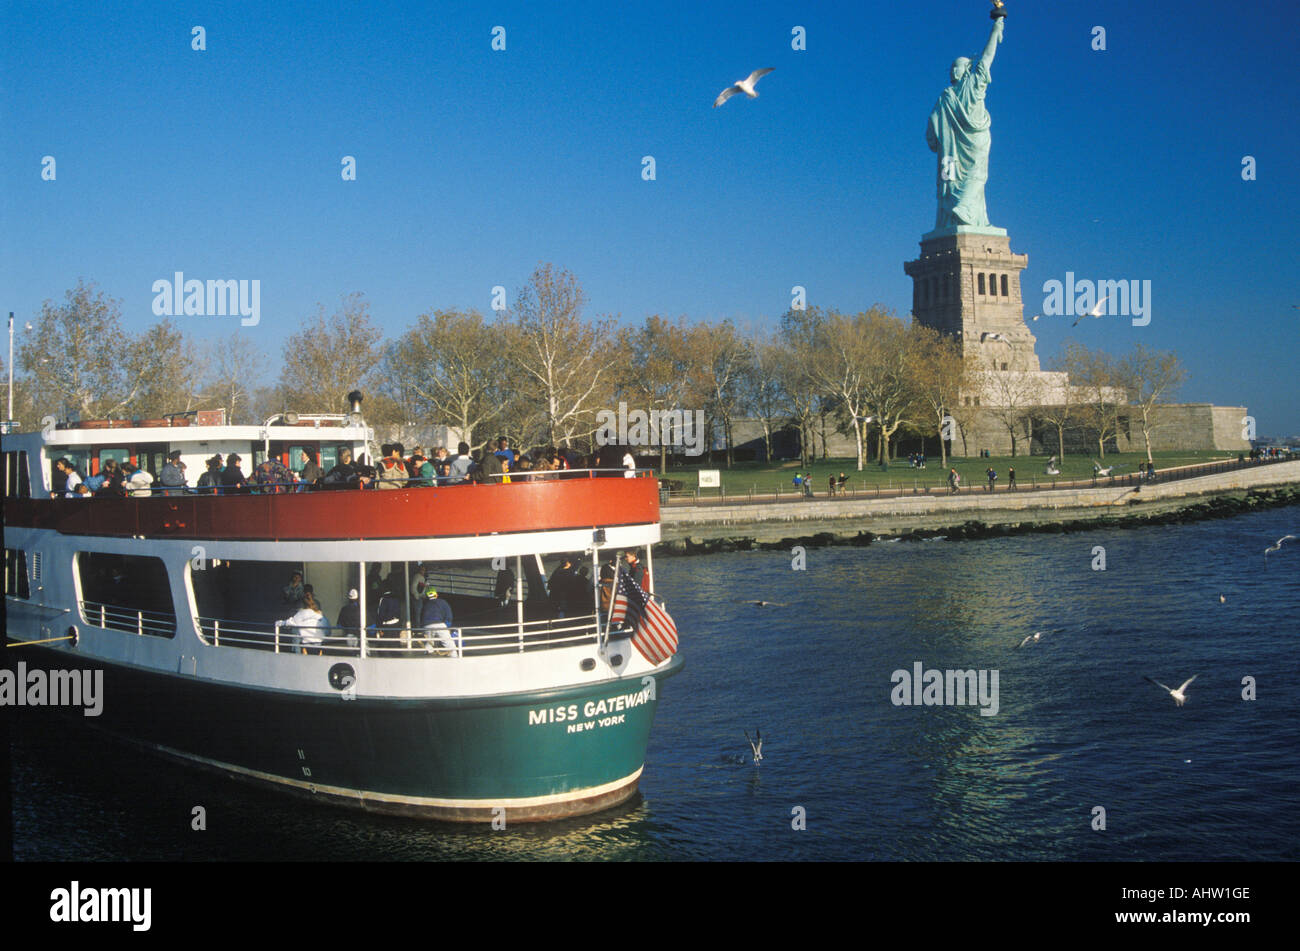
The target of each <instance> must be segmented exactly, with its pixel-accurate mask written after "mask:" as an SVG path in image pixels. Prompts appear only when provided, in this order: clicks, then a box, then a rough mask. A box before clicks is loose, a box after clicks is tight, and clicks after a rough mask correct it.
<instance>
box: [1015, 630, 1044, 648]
mask: <svg viewBox="0 0 1300 951" xmlns="http://www.w3.org/2000/svg"><path fill="white" fill-rule="evenodd" d="M1042 636H1043V632H1042V631H1034V633H1032V634H1030V635H1029V636H1028V637H1026V638H1025V639H1024V640H1023V641H1021V642H1020V643H1019V644H1017V645H1016V649H1017V650H1018V649H1020V648H1021V647H1024V646H1025V645H1026V644H1028V643H1029V642H1030V641H1033V642H1034V643H1035V644H1037V643H1038V642H1039V640H1041V639H1042Z"/></svg>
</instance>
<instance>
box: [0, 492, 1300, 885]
mask: <svg viewBox="0 0 1300 951" xmlns="http://www.w3.org/2000/svg"><path fill="white" fill-rule="evenodd" d="M1297 527H1300V509H1296V508H1289V509H1278V510H1273V511H1268V512H1259V513H1254V514H1251V515H1246V516H1241V517H1237V518H1233V519H1229V520H1222V521H1212V522H1202V523H1199V524H1194V525H1184V526H1170V527H1162V528H1149V529H1141V530H1128V531H1114V532H1088V533H1083V534H1075V535H1032V536H1022V537H1017V538H1006V539H991V540H987V541H979V542H960V543H953V542H947V541H931V542H920V543H903V542H898V543H877V544H875V545H872V546H870V547H868V548H832V549H821V550H810V551H808V552H807V570H806V571H793V570H791V556H790V555H789V554H785V553H776V552H765V553H738V554H727V555H715V556H708V557H699V558H689V559H666V558H665V559H660V560H659V561H657V562H656V564H655V568H656V571H657V573H658V587H659V589H660V592H661V594H663V595H664V596H665V597H666V598H667V599H668V605H669V609H670V610H671V611H672V613H673V616H674V617H675V618H676V620H677V622H678V625H679V628H680V630H681V633H682V650H683V652H684V654H685V657H686V661H687V665H686V669H685V670H684V671H683V672H682V673H681V674H680V675H678V676H677V677H675V678H673V679H672V680H670V681H668V682H667V683H666V684H665V685H664V688H663V693H662V701H663V702H662V703H661V705H660V711H659V716H658V718H657V720H656V723H655V728H654V733H653V735H652V737H651V743H650V750H649V754H648V759H647V766H646V772H645V775H644V778H643V780H642V784H641V789H642V796H641V798H640V799H639V800H638V801H636V802H634V803H632V804H630V805H628V806H626V807H623V808H620V809H616V810H613V811H611V812H607V813H603V814H601V815H598V816H595V817H589V818H586V819H579V820H570V821H567V822H562V823H555V824H548V825H520V826H516V827H512V828H510V829H508V830H505V831H499V832H493V831H491V830H489V829H484V828H477V827H476V828H464V827H459V826H451V825H441V824H428V823H416V822H410V821H405V820H397V819H387V818H376V817H370V816H362V815H357V814H353V813H351V812H348V811H342V810H338V809H330V808H323V807H313V806H311V805H310V804H308V805H303V804H300V803H298V802H297V801H296V800H293V799H287V798H282V797H281V796H279V795H276V794H274V793H269V792H263V791H261V790H258V789H253V788H250V787H247V786H243V785H240V784H237V783H234V782H231V781H228V780H223V779H220V778H214V777H212V776H209V775H207V774H203V773H198V772H194V771H191V770H190V769H188V768H186V767H184V766H180V765H175V764H172V763H169V762H167V761H164V760H160V759H157V758H154V757H152V756H149V755H147V754H144V753H140V752H136V751H135V750H132V749H129V748H125V747H123V746H119V745H118V744H115V743H111V742H108V741H106V740H104V739H102V738H100V737H98V736H96V735H94V734H93V733H88V732H84V731H82V730H80V729H78V728H77V727H76V726H75V725H73V724H68V723H54V722H52V721H51V719H50V718H45V717H42V718H40V719H38V720H33V718H31V717H26V718H24V720H23V721H22V723H21V724H19V725H18V727H17V728H16V729H15V731H14V734H13V740H12V755H13V760H12V778H11V782H12V787H13V798H14V849H15V856H16V857H17V858H20V859H74V858H75V859H141V858H159V859H181V858H198V859H203V858H215V859H229V858H236V859H330V858H336V859H381V860H383V859H600V860H641V859H885V860H928V859H941V860H942V859H958V860H960V859H1046V860H1069V859H1088V860H1098V859H1142V860H1206V859H1229V860H1231V859H1242V860H1261V859H1263V860H1268V859H1292V860H1294V859H1297V858H1300V808H1297V806H1300V764H1298V762H1297V757H1298V754H1300V691H1298V690H1297V686H1298V684H1297V681H1298V679H1300V676H1298V675H1300V660H1298V659H1297V658H1298V648H1300V549H1294V548H1293V549H1291V550H1289V551H1288V550H1285V549H1284V550H1283V551H1282V552H1280V553H1278V554H1274V555H1270V556H1269V557H1268V560H1267V562H1266V561H1265V558H1264V555H1263V550H1264V548H1265V547H1267V546H1268V545H1269V544H1271V543H1272V542H1273V541H1274V540H1275V539H1276V538H1278V537H1279V536H1281V535H1283V534H1285V533H1287V532H1296V530H1297ZM1095 546H1103V547H1104V548H1105V558H1106V570H1105V571H1097V570H1093V568H1092V565H1093V563H1094V562H1095V560H1096V555H1095V553H1094V547H1095ZM1221 594H1222V595H1224V596H1225V597H1226V598H1227V601H1226V603H1222V604H1221V603H1220V602H1219V596H1220V595H1221ZM751 598H752V599H762V600H770V601H778V602H787V603H788V605H789V606H788V607H768V608H759V607H756V606H753V605H748V604H743V603H739V602H740V600H742V599H751ZM1039 630H1043V631H1047V632H1048V633H1047V634H1045V635H1044V637H1043V638H1042V640H1041V641H1039V642H1038V643H1035V644H1031V645H1029V646H1027V647H1025V648H1024V649H1015V645H1016V644H1017V643H1018V642H1019V641H1020V640H1021V638H1023V637H1024V636H1025V635H1026V634H1030V633H1033V632H1034V631H1039ZM917 661H920V662H921V663H923V664H924V666H925V667H926V668H940V669H943V668H961V669H967V668H974V669H986V670H997V671H998V672H999V706H1000V709H999V711H998V713H997V715H996V716H988V717H984V716H980V715H979V712H978V708H976V707H964V708H963V707H937V706H934V707H926V706H921V707H909V706H895V705H894V704H893V703H891V700H890V694H891V690H892V689H893V684H892V683H891V674H892V673H893V671H895V670H896V669H907V670H909V671H910V670H911V669H912V665H913V664H914V663H915V662H917ZM1192 674H1197V675H1198V677H1197V680H1196V682H1195V683H1194V684H1192V686H1191V687H1190V688H1189V690H1188V693H1189V695H1190V699H1189V701H1188V703H1187V705H1186V706H1185V707H1184V708H1182V709H1181V710H1180V709H1178V708H1176V707H1175V705H1174V703H1173V701H1172V700H1171V699H1170V698H1169V697H1168V696H1167V695H1165V694H1163V692H1162V691H1160V690H1159V689H1157V688H1156V687H1153V686H1151V685H1150V684H1147V683H1145V682H1144V681H1143V680H1142V677H1143V676H1144V675H1146V676H1151V677H1154V678H1156V679H1158V680H1161V681H1164V682H1165V683H1168V684H1170V685H1171V686H1177V685H1178V684H1180V683H1182V681H1184V680H1186V679H1187V678H1188V677H1190V676H1192ZM1247 676H1249V677H1253V678H1255V680H1256V681H1257V684H1258V686H1257V691H1258V699H1257V700H1255V701H1253V702H1247V701H1244V700H1243V699H1242V690H1243V686H1242V678H1243V677H1247ZM755 727H758V728H760V729H761V730H762V731H763V736H764V739H765V744H764V747H763V752H764V754H765V759H764V761H763V764H762V765H761V766H760V767H757V768H756V767H755V766H753V765H752V764H751V762H750V757H749V755H748V745H747V744H746V742H745V739H744V736H743V735H742V730H745V729H748V730H749V731H750V733H751V735H752V733H753V730H754V728H755ZM194 805H203V806H205V808H206V809H207V814H208V830H207V831H206V832H205V833H201V834H196V833H193V832H191V831H190V810H191V808H192V807H193V806H194ZM1095 806H1102V807H1104V808H1105V810H1106V830H1105V831H1094V830H1093V829H1092V827H1091V824H1092V821H1093V815H1092V810H1093V807H1095ZM800 811H802V814H803V815H804V816H806V819H805V821H806V829H804V830H802V831H796V830H794V829H792V827H791V826H792V821H793V818H794V817H795V816H797V815H798V814H799V812H800Z"/></svg>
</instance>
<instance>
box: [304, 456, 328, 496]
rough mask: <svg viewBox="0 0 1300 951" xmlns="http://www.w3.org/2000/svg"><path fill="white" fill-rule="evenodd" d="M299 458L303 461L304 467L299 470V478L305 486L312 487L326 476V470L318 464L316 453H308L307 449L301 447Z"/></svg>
mask: <svg viewBox="0 0 1300 951" xmlns="http://www.w3.org/2000/svg"><path fill="white" fill-rule="evenodd" d="M298 459H299V461H300V462H301V463H302V468H301V469H300V470H299V471H298V480H299V482H301V483H302V485H303V487H304V488H310V487H311V486H313V485H315V484H316V483H317V482H319V481H320V480H321V479H322V478H324V476H325V470H324V469H322V468H321V467H320V466H318V465H317V464H316V457H315V455H314V454H308V452H307V450H306V449H299V450H298Z"/></svg>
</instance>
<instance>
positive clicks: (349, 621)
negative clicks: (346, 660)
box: [336, 588, 361, 647]
mask: <svg viewBox="0 0 1300 951" xmlns="http://www.w3.org/2000/svg"><path fill="white" fill-rule="evenodd" d="M338 627H339V629H340V630H341V631H342V635H343V636H342V637H341V638H336V640H341V641H343V643H345V644H346V645H347V646H348V647H356V646H357V643H358V642H357V638H359V637H360V636H361V592H360V591H358V590H357V589H356V588H352V589H350V590H349V591H348V603H347V604H345V605H343V607H342V608H340V609H339V621H338Z"/></svg>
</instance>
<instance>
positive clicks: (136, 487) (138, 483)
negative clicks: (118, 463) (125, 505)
mask: <svg viewBox="0 0 1300 951" xmlns="http://www.w3.org/2000/svg"><path fill="white" fill-rule="evenodd" d="M122 471H123V472H124V473H125V474H126V487H127V490H128V491H129V492H130V493H131V494H132V495H134V496H136V497H137V498H142V499H147V498H148V497H149V496H151V495H153V490H152V488H151V487H152V486H153V476H151V475H150V474H149V473H148V472H146V471H145V470H144V469H141V468H140V467H139V466H137V465H136V464H135V463H134V462H128V463H126V464H125V465H124V466H122Z"/></svg>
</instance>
